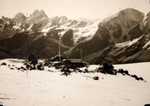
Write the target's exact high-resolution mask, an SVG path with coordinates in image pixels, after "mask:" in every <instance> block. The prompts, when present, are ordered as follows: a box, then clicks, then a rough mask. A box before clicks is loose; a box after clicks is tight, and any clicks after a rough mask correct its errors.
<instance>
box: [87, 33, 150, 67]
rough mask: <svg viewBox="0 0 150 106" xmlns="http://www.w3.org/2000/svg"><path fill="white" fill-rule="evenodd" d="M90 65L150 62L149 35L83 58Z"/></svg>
mask: <svg viewBox="0 0 150 106" xmlns="http://www.w3.org/2000/svg"><path fill="white" fill-rule="evenodd" d="M84 60H85V61H87V62H89V63H90V64H102V63H105V62H107V63H113V64H118V63H135V62H145V61H150V35H149V34H147V35H143V36H141V37H139V38H137V39H135V40H133V41H128V42H124V43H119V44H116V45H114V46H110V47H107V48H105V49H103V50H101V51H98V52H96V53H93V54H90V55H88V56H86V57H84Z"/></svg>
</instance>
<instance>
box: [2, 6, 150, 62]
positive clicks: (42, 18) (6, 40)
mask: <svg viewBox="0 0 150 106" xmlns="http://www.w3.org/2000/svg"><path fill="white" fill-rule="evenodd" d="M149 21H150V13H148V14H144V13H142V12H140V11H138V10H135V9H133V8H126V9H122V10H119V11H117V12H115V13H113V14H112V15H110V16H109V17H107V18H105V19H101V20H100V19H96V20H89V19H78V20H71V19H68V18H67V17H65V16H60V17H58V16H56V17H52V18H49V17H48V16H47V15H46V13H45V12H44V11H43V10H40V11H39V10H35V11H34V12H33V13H32V14H31V15H29V16H28V17H27V16H25V15H24V14H23V13H18V14H16V15H15V16H14V18H13V19H10V18H7V17H4V16H2V17H1V18H0V58H9V57H16V58H26V57H28V55H30V54H31V53H34V54H36V55H37V57H38V58H50V57H51V56H54V55H56V54H58V44H59V39H60V41H61V53H62V55H64V56H66V57H69V58H80V55H81V53H80V50H81V49H82V56H83V59H84V60H85V61H87V62H89V63H98V64H99V63H101V62H112V63H128V62H141V61H149V60H150V58H149V57H150V54H149V52H150V49H149V47H150V43H149V42H150V39H149V31H150V24H149ZM125 52H126V53H128V54H129V55H128V54H125ZM116 55H117V56H116ZM140 56H141V57H140ZM144 57H145V58H144ZM137 58H138V59H137Z"/></svg>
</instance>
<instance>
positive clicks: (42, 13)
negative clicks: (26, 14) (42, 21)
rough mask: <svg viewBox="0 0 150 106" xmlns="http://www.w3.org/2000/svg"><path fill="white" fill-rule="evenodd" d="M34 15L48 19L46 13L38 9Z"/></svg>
mask: <svg viewBox="0 0 150 106" xmlns="http://www.w3.org/2000/svg"><path fill="white" fill-rule="evenodd" d="M32 15H34V16H39V15H42V16H44V17H47V15H46V13H45V12H44V10H38V9H36V10H35V11H34V12H33V14H32Z"/></svg>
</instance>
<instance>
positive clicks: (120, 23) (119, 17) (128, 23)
mask: <svg viewBox="0 0 150 106" xmlns="http://www.w3.org/2000/svg"><path fill="white" fill-rule="evenodd" d="M143 18H144V14H143V13H141V12H139V11H138V10H135V9H131V8H127V9H124V10H121V11H118V12H117V13H115V14H113V15H111V16H110V17H108V18H106V19H104V20H102V21H101V22H100V23H99V25H98V30H97V31H96V32H95V34H94V36H93V38H92V39H90V40H88V41H82V43H79V44H78V45H76V46H75V47H74V48H73V49H72V50H70V51H68V52H66V55H69V56H70V57H76V58H78V57H79V55H78V56H77V55H76V54H74V52H75V51H76V50H77V49H78V48H80V49H83V51H84V52H83V56H86V55H89V54H91V53H94V52H97V51H99V50H102V49H104V48H106V47H108V46H110V45H113V44H116V43H119V42H124V41H128V40H132V39H135V38H137V37H139V36H141V35H142V34H143V31H142V29H143V23H142V22H143ZM89 47H92V48H89ZM75 55H76V56H75Z"/></svg>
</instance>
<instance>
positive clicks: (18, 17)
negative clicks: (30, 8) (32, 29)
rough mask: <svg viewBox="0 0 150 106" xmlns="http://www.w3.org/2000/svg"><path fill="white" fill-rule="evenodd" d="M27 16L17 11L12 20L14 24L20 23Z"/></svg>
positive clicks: (23, 21) (24, 20)
mask: <svg viewBox="0 0 150 106" xmlns="http://www.w3.org/2000/svg"><path fill="white" fill-rule="evenodd" d="M26 19H27V17H25V16H24V14H23V13H21V12H19V13H18V14H16V15H15V17H14V18H13V20H14V21H15V23H16V24H21V23H25V22H26Z"/></svg>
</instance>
